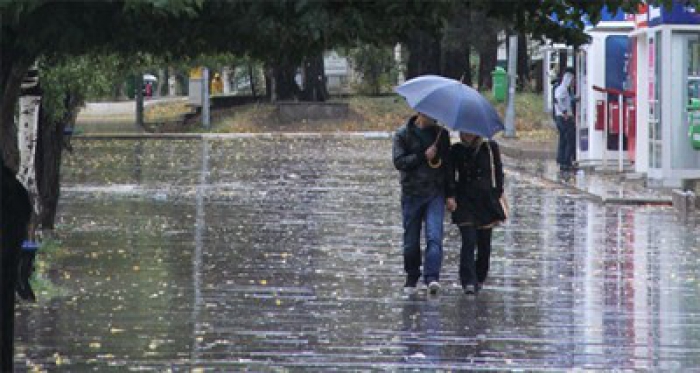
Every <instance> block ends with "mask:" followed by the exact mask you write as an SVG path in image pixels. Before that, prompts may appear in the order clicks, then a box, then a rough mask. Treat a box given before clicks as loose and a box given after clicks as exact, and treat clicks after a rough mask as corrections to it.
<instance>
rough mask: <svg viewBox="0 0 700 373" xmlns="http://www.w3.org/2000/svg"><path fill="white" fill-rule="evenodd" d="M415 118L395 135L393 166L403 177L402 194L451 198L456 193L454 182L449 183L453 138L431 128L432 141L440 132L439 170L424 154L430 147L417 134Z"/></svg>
mask: <svg viewBox="0 0 700 373" xmlns="http://www.w3.org/2000/svg"><path fill="white" fill-rule="evenodd" d="M415 121H416V116H413V117H411V118H410V119H409V120H408V122H407V123H406V124H405V125H403V126H401V127H400V128H399V129H398V130H396V133H395V134H394V145H393V159H394V166H395V167H396V169H397V170H399V172H400V174H401V193H402V195H404V196H430V195H434V194H443V195H445V196H447V197H451V196H452V195H453V191H454V181H453V180H450V172H449V169H450V167H449V166H450V165H449V162H450V134H449V132H448V131H446V130H445V129H443V128H442V127H438V126H434V127H431V129H432V131H433V139H435V138H436V137H437V134H438V133H439V131H442V134H441V135H440V141H439V142H438V146H437V147H438V155H437V156H438V157H439V158H440V160H441V161H442V164H441V165H440V167H439V168H432V167H430V166H429V165H428V160H427V158H426V157H425V150H426V149H427V148H428V147H429V146H430V145H431V144H423V143H421V140H420V138H419V137H418V135H417V134H416V130H417V128H416V124H415Z"/></svg>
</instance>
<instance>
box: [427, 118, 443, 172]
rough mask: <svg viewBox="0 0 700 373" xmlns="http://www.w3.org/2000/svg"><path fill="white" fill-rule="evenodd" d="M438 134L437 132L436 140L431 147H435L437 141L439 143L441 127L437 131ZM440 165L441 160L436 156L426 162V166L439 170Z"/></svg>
mask: <svg viewBox="0 0 700 373" xmlns="http://www.w3.org/2000/svg"><path fill="white" fill-rule="evenodd" d="M439 131H440V132H438V135H437V138H435V142H434V143H433V145H431V146H435V147H437V144H438V141H440V135H442V127H440V129H439ZM441 165H442V159H440V158H439V157H438V156H437V155H435V157H434V158H433V159H431V160H429V161H428V166H430V167H431V168H440V166H441Z"/></svg>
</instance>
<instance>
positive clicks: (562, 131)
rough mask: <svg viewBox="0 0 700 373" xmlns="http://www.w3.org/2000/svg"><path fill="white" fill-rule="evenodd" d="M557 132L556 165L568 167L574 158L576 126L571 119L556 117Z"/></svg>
mask: <svg viewBox="0 0 700 373" xmlns="http://www.w3.org/2000/svg"><path fill="white" fill-rule="evenodd" d="M556 123H557V129H558V130H559V145H558V146H557V163H558V164H559V165H560V166H565V167H570V166H571V165H573V162H574V159H575V158H576V124H575V123H574V118H573V117H568V118H566V119H565V118H564V117H563V116H561V115H557V116H556Z"/></svg>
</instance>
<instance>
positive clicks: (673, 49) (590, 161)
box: [543, 1, 700, 188]
mask: <svg viewBox="0 0 700 373" xmlns="http://www.w3.org/2000/svg"><path fill="white" fill-rule="evenodd" d="M587 33H588V34H589V35H590V36H591V42H590V43H589V44H587V45H585V46H582V47H581V48H580V49H579V50H578V51H577V54H576V63H575V65H576V69H577V79H578V82H577V83H578V84H577V86H578V87H579V90H578V92H577V95H578V96H579V98H580V101H579V102H578V105H577V115H576V121H577V158H578V161H579V162H580V164H581V165H583V166H590V167H596V168H607V169H610V170H616V171H620V172H622V171H634V172H636V173H639V174H644V175H646V177H647V179H648V183H649V184H650V185H658V186H661V187H684V188H688V187H690V186H691V184H694V183H695V181H697V180H700V134H698V133H697V132H700V126H697V124H700V122H698V121H697V120H696V111H697V110H696V109H697V108H698V106H699V105H698V104H697V101H696V100H698V99H700V12H699V11H698V10H696V9H695V8H694V7H691V6H687V5H686V4H685V2H682V1H675V2H674V3H673V5H672V6H670V7H663V6H652V5H649V6H646V5H644V6H640V7H639V8H638V10H637V12H636V13H635V14H625V13H623V12H622V11H617V12H610V11H607V10H604V12H603V17H602V20H601V22H599V23H598V24H596V25H592V24H591V25H589V28H588V30H587ZM549 50H551V52H548V51H547V50H545V53H552V54H553V53H554V52H555V51H558V50H559V51H560V50H564V48H563V47H562V46H553V47H551V48H550V49H549ZM550 56H551V55H550ZM550 61H551V57H550ZM545 66H550V67H551V66H553V64H552V63H551V62H550V63H546V64H545ZM549 70H550V69H547V68H545V71H544V72H543V74H544V75H545V79H544V80H545V87H546V84H547V82H548V81H550V82H551V79H549V78H550V74H551V73H550V71H549ZM549 92H551V89H545V107H546V108H548V107H549V105H550V101H551V100H550V99H549V98H548V97H547V95H548V93H549Z"/></svg>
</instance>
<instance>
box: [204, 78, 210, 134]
mask: <svg viewBox="0 0 700 373" xmlns="http://www.w3.org/2000/svg"><path fill="white" fill-rule="evenodd" d="M202 126H203V127H204V128H205V129H209V127H210V122H209V69H208V68H206V67H204V68H202Z"/></svg>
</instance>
